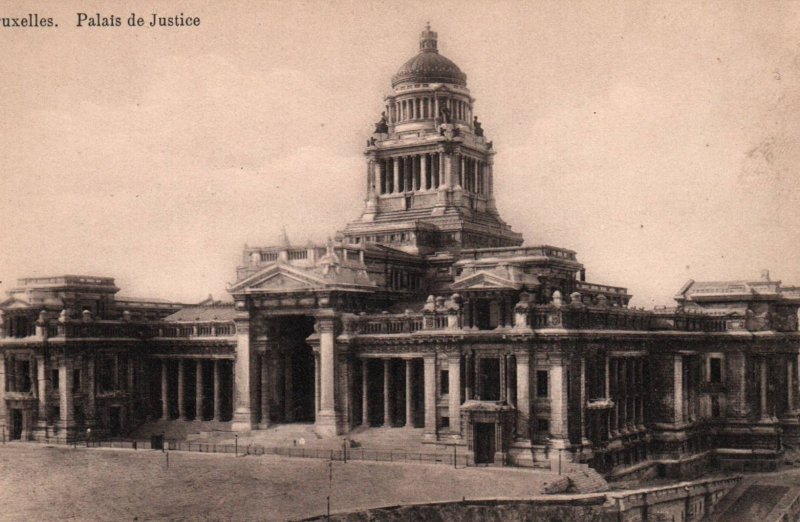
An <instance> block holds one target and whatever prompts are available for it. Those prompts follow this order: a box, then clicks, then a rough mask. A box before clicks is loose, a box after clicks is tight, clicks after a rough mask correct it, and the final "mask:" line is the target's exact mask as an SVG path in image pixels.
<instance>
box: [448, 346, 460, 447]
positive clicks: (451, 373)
mask: <svg viewBox="0 0 800 522" xmlns="http://www.w3.org/2000/svg"><path fill="white" fill-rule="evenodd" d="M447 361H448V370H447V373H448V378H449V380H450V397H449V398H450V404H449V406H450V408H449V409H450V412H449V413H450V432H451V433H455V434H458V435H460V434H461V354H460V353H455V354H450V356H449V357H448V359H447Z"/></svg>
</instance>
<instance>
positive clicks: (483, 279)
mask: <svg viewBox="0 0 800 522" xmlns="http://www.w3.org/2000/svg"><path fill="white" fill-rule="evenodd" d="M521 287H522V285H521V284H520V283H515V282H514V281H510V280H508V279H506V278H504V277H500V276H498V275H496V274H493V273H491V272H484V271H481V272H477V273H474V274H470V275H468V276H464V277H462V278H460V279H456V280H455V281H454V282H453V284H452V285H450V288H452V289H453V290H460V291H463V290H485V289H489V290H491V289H509V290H518V289H519V288H521Z"/></svg>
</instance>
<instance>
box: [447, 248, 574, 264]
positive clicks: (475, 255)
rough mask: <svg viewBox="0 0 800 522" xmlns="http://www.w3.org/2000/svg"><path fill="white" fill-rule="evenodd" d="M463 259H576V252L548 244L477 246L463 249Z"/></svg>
mask: <svg viewBox="0 0 800 522" xmlns="http://www.w3.org/2000/svg"><path fill="white" fill-rule="evenodd" d="M461 256H462V259H485V258H494V257H531V256H533V257H556V258H560V259H567V260H569V261H575V260H576V257H575V252H574V251H572V250H567V249H565V248H557V247H552V246H548V245H540V246H531V247H500V248H476V249H468V250H462V252H461Z"/></svg>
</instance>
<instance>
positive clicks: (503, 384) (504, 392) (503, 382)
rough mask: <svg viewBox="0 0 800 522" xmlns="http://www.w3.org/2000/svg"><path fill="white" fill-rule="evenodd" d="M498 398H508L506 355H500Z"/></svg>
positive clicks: (502, 399)
mask: <svg viewBox="0 0 800 522" xmlns="http://www.w3.org/2000/svg"><path fill="white" fill-rule="evenodd" d="M499 362H500V364H499V365H498V366H499V367H500V400H501V401H507V400H508V356H507V355H506V354H502V355H500V361H499Z"/></svg>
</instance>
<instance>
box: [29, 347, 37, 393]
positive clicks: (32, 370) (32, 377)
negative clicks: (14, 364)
mask: <svg viewBox="0 0 800 522" xmlns="http://www.w3.org/2000/svg"><path fill="white" fill-rule="evenodd" d="M28 381H30V383H31V389H30V392H31V396H32V397H36V395H37V394H38V393H39V390H38V386H37V384H36V359H35V358H34V357H31V358H30V359H28Z"/></svg>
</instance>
